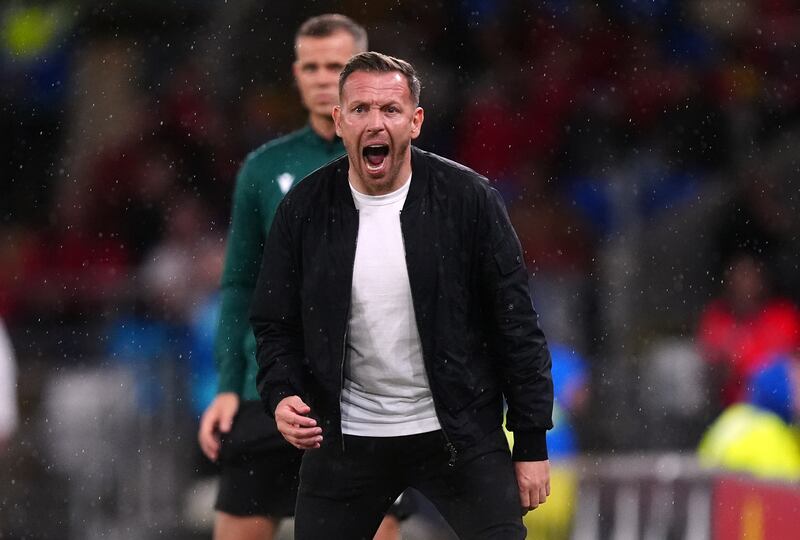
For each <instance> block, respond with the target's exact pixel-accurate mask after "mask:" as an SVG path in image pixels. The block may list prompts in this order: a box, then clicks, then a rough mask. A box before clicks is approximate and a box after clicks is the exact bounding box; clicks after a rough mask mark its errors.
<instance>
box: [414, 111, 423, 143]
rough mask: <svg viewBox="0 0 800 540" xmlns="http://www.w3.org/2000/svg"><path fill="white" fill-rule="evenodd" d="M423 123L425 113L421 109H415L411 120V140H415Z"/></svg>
mask: <svg viewBox="0 0 800 540" xmlns="http://www.w3.org/2000/svg"><path fill="white" fill-rule="evenodd" d="M424 121H425V111H424V110H423V108H422V107H417V108H416V110H414V116H413V117H412V118H411V138H412V139H416V138H417V137H419V133H420V131H421V130H422V122H424Z"/></svg>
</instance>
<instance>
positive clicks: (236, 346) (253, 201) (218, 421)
mask: <svg viewBox="0 0 800 540" xmlns="http://www.w3.org/2000/svg"><path fill="white" fill-rule="evenodd" d="M250 171H251V164H250V162H249V161H247V162H245V164H244V165H243V166H242V169H241V170H240V172H239V175H238V176H237V178H236V187H235V190H234V195H233V211H232V214H231V227H230V231H229V233H228V243H227V248H226V254H225V267H224V269H223V273H222V280H221V290H220V297H221V307H220V320H219V326H218V328H217V335H216V339H215V343H214V358H215V360H216V363H217V371H218V373H219V383H218V387H217V396H216V397H215V398H214V400H213V401H212V402H211V404H210V405H209V406H208V408H207V409H206V411H205V412H204V413H203V417H202V419H201V421H200V430H199V432H198V440H199V442H200V447H201V448H202V450H203V453H204V454H205V455H206V456H207V457H208V458H209V459H211V460H212V461H216V459H217V458H218V457H219V449H220V439H219V437H220V433H227V432H229V431H230V429H231V425H232V424H233V418H234V417H235V416H236V412H237V411H238V410H239V401H240V396H241V395H242V393H243V391H244V388H243V385H244V380H245V373H246V371H247V362H248V361H250V360H249V359H248V358H247V356H246V353H245V347H244V343H245V339H246V337H247V333H248V332H250V331H251V330H250V324H249V322H248V312H249V309H250V301H251V299H252V297H253V289H254V288H255V284H256V280H257V279H258V270H259V265H260V264H261V255H262V250H263V232H262V230H263V217H262V215H261V208H260V205H259V202H260V198H259V194H258V189H257V186H256V184H255V182H254V180H253V178H252V173H251V172H250Z"/></svg>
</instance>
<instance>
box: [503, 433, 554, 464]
mask: <svg viewBox="0 0 800 540" xmlns="http://www.w3.org/2000/svg"><path fill="white" fill-rule="evenodd" d="M546 433H547V432H546V431H515V432H514V451H513V452H512V456H511V459H513V460H514V461H544V460H546V459H547V439H546V436H545V434H546Z"/></svg>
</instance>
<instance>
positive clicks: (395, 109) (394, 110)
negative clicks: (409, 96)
mask: <svg viewBox="0 0 800 540" xmlns="http://www.w3.org/2000/svg"><path fill="white" fill-rule="evenodd" d="M397 111H398V109H397V107H394V106H390V107H386V112H390V113H396V112H397Z"/></svg>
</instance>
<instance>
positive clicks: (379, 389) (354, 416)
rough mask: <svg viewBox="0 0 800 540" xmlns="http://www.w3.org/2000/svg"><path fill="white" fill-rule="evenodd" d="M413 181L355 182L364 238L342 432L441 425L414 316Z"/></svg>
mask: <svg viewBox="0 0 800 540" xmlns="http://www.w3.org/2000/svg"><path fill="white" fill-rule="evenodd" d="M410 185H411V177H410V176H409V179H408V181H406V183H405V184H403V186H402V187H401V188H400V189H398V190H396V191H394V192H392V193H389V194H386V195H377V196H370V195H364V194H363V193H359V192H358V191H356V190H355V188H353V186H352V185H351V186H350V190H351V192H352V193H353V200H354V201H355V205H356V208H357V209H358V212H359V224H358V243H357V244H356V258H355V266H354V267H353V290H352V300H351V304H350V306H351V307H350V323H349V329H348V334H347V357H346V364H345V373H344V386H343V388H342V402H341V407H342V432H343V433H346V434H349V435H361V436H368V437H395V436H400V435H413V434H415V433H426V432H429V431H435V430H437V429H441V426H440V425H439V420H438V419H437V418H436V411H435V409H434V406H433V397H432V396H431V390H430V385H429V384H428V375H427V373H426V372H425V366H424V364H423V359H422V346H421V343H420V339H419V332H418V330H417V322H416V319H415V318H414V305H413V302H412V298H411V286H410V284H409V281H408V268H407V267H406V258H405V248H404V246H403V234H402V231H401V229H400V211H401V210H402V208H403V204H404V203H405V200H406V196H407V195H408V188H409V186H410Z"/></svg>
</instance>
